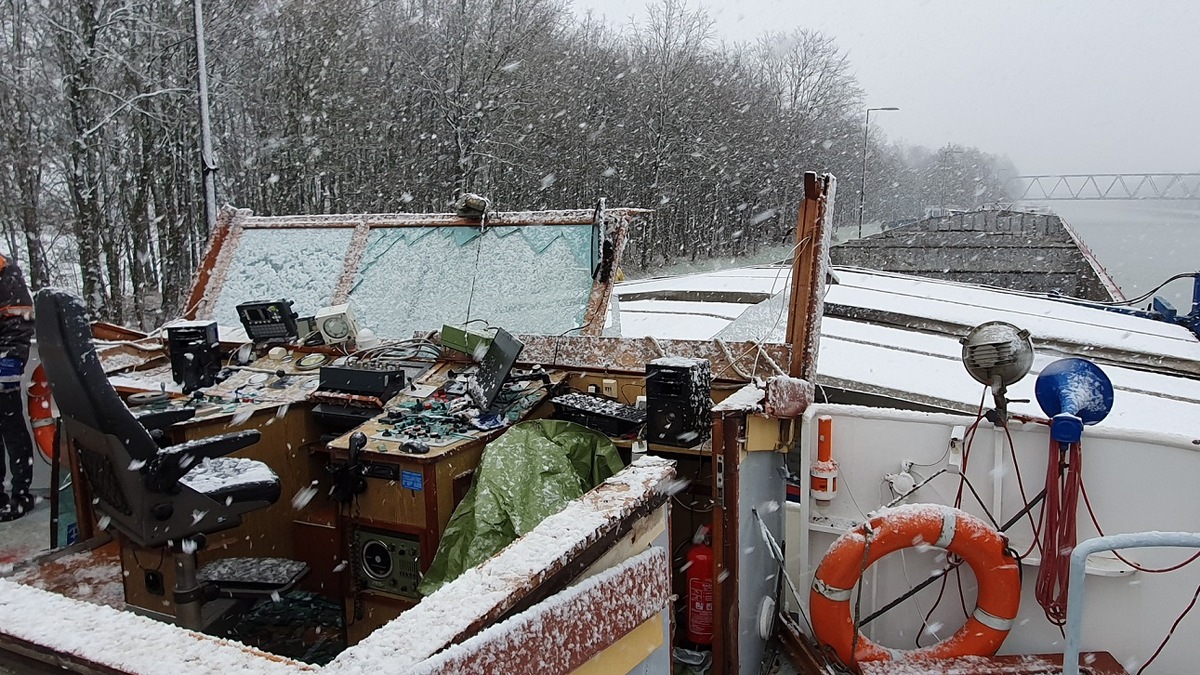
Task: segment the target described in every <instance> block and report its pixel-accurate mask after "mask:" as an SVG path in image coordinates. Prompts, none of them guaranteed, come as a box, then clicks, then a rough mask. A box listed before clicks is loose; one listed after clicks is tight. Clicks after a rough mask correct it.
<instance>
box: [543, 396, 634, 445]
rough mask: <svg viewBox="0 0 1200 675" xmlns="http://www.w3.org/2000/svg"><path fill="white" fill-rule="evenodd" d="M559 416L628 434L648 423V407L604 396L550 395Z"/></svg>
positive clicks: (610, 433)
mask: <svg viewBox="0 0 1200 675" xmlns="http://www.w3.org/2000/svg"><path fill="white" fill-rule="evenodd" d="M550 402H551V403H553V404H554V409H555V414H554V416H555V417H557V418H558V419H563V420H567V421H569V422H575V423H576V424H582V425H583V426H585V427H588V428H589V429H595V430H596V431H599V432H600V433H602V434H604V435H605V436H624V435H625V434H628V433H630V432H632V431H635V430H637V428H638V427H640V426H642V425H643V424H645V423H646V411H645V410H640V409H638V408H635V407H633V406H631V405H625V404H624V403H618V402H617V401H610V400H609V399H606V398H602V397H600V396H592V395H590V394H580V393H571V394H563V395H562V396H555V397H554V398H552V399H550Z"/></svg>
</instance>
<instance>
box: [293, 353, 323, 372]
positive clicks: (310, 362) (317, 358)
mask: <svg viewBox="0 0 1200 675" xmlns="http://www.w3.org/2000/svg"><path fill="white" fill-rule="evenodd" d="M326 363H329V357H328V356H325V355H324V354H308V355H306V356H304V357H303V358H301V359H300V360H299V361H297V362H296V370H316V369H317V368H320V367H321V366H323V365H325V364H326Z"/></svg>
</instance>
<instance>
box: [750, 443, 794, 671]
mask: <svg viewBox="0 0 1200 675" xmlns="http://www.w3.org/2000/svg"><path fill="white" fill-rule="evenodd" d="M785 458H786V456H785V455H783V454H781V453H778V452H748V453H746V454H745V455H743V457H742V461H741V465H740V467H739V469H738V471H739V480H740V484H739V486H738V542H739V543H740V545H741V551H739V554H738V672H739V673H755V672H758V670H759V668H760V666H761V664H762V660H763V653H764V652H765V651H766V646H767V642H766V640H765V639H764V638H763V637H762V635H761V634H760V632H759V612H760V610H761V607H762V604H763V601H764V599H766V598H771V599H772V601H774V598H775V596H776V589H777V588H778V584H779V564H778V563H777V562H776V561H775V558H774V557H772V556H771V552H770V549H769V548H768V547H767V542H766V541H764V539H763V535H762V530H761V527H760V526H759V524H758V520H757V519H756V518H755V517H754V513H753V512H752V511H751V509H754V510H756V511H757V512H758V515H759V516H760V517H761V518H762V520H763V523H764V524H765V525H766V527H767V530H768V531H769V532H770V533H771V536H772V537H775V541H781V540H782V538H783V514H784V511H783V504H784V502H785V500H786V499H787V494H786V489H785V487H784V484H783V481H781V480H780V479H779V475H780V474H779V472H780V470H781V469H782V468H783V467H784V460H785Z"/></svg>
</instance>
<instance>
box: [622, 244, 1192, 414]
mask: <svg viewBox="0 0 1200 675" xmlns="http://www.w3.org/2000/svg"><path fill="white" fill-rule="evenodd" d="M834 274H835V276H836V277H837V283H835V284H830V285H829V286H828V290H827V293H826V296H825V302H826V304H827V305H828V304H835V305H841V306H843V307H849V308H854V309H865V310H870V311H875V312H879V313H888V314H890V315H898V316H901V317H904V316H907V317H913V319H914V323H920V322H926V323H927V324H928V325H938V324H940V325H945V326H951V327H952V326H974V325H977V324H980V323H984V322H986V321H996V320H1000V321H1007V322H1009V323H1013V324H1015V325H1017V326H1019V327H1021V328H1025V329H1027V330H1029V331H1030V332H1031V333H1032V339H1033V342H1034V348H1035V350H1037V357H1036V358H1035V360H1034V364H1033V369H1032V371H1031V372H1030V374H1029V375H1028V376H1026V378H1025V379H1023V380H1022V381H1021V382H1019V383H1017V384H1016V385H1014V386H1013V387H1012V388H1011V389H1010V392H1009V398H1012V399H1022V398H1028V399H1030V400H1031V401H1032V400H1034V397H1033V386H1034V382H1035V380H1036V377H1037V374H1038V373H1040V372H1041V370H1042V368H1044V367H1045V366H1046V365H1048V364H1049V363H1050V362H1051V361H1054V360H1056V359H1057V358H1060V357H1062V356H1066V355H1077V356H1083V357H1087V356H1089V353H1091V352H1094V351H1097V350H1103V351H1104V352H1105V353H1106V356H1107V358H1108V359H1114V358H1117V359H1120V358H1121V355H1122V354H1125V355H1128V356H1129V358H1128V363H1127V364H1125V365H1113V364H1112V363H1111V362H1110V361H1105V362H1103V363H1102V364H1101V367H1102V368H1103V370H1104V371H1105V373H1107V374H1108V376H1109V377H1110V378H1111V379H1112V382H1113V385H1114V388H1115V389H1116V396H1115V405H1114V409H1113V411H1112V413H1111V414H1110V415H1109V417H1108V419H1106V420H1105V421H1104V422H1102V423H1101V424H1103V425H1105V426H1110V427H1114V428H1124V429H1132V430H1152V431H1156V432H1167V433H1176V434H1182V435H1186V436H1190V437H1193V438H1200V421H1198V420H1196V419H1195V410H1196V407H1195V406H1196V404H1197V403H1200V379H1189V378H1187V377H1181V376H1177V375H1172V374H1168V373H1165V372H1154V371H1152V370H1149V369H1148V368H1151V367H1153V365H1154V364H1155V363H1156V362H1169V363H1172V364H1174V365H1175V366H1177V367H1178V366H1179V365H1180V364H1184V365H1185V366H1186V364H1188V363H1189V362H1190V363H1193V364H1195V363H1200V341H1198V340H1197V339H1196V338H1195V337H1194V336H1193V335H1192V334H1191V333H1190V332H1189V331H1187V330H1186V329H1184V328H1183V327H1181V326H1177V325H1173V324H1168V323H1165V322H1160V321H1153V320H1149V319H1143V318H1139V317H1134V316H1128V315H1124V314H1118V313H1116V312H1110V311H1106V310H1102V309H1097V308H1092V307H1083V306H1078V305H1072V304H1069V303H1066V302H1061V301H1057V300H1054V299H1051V298H1047V297H1043V296H1036V295H1031V294H1025V293H1020V292H1014V291H1006V290H1002V289H995V288H987V287H981V286H972V285H969V284H960V283H955V282H948V281H938V280H932V279H922V278H919V277H911V276H906V275H901V274H894V273H884V272H875V271H870V270H860V269H850V268H841V267H839V268H834ZM789 275H790V268H787V267H779V266H762V267H748V268H741V269H736V270H725V271H722V272H717V273H712V274H695V275H689V276H685V277H679V278H677V279H653V280H649V281H641V282H632V283H626V284H620V285H618V286H617V287H616V289H615V292H616V293H617V294H618V296H624V295H629V294H632V293H638V294H643V293H646V292H648V291H652V290H653V291H657V292H662V293H669V292H671V291H679V290H686V291H693V292H701V293H702V292H717V293H720V292H729V291H737V292H744V293H748V294H769V293H772V292H773V291H774V292H776V293H778V292H779V291H780V290H781V289H783V288H786V287H787V285H788V280H789ZM641 297H644V296H641ZM731 304H733V305H736V304H737V303H727V302H722V303H704V302H694V301H688V302H682V301H664V300H650V299H647V300H638V301H623V302H621V303H620V308H621V327H622V334H623V336H624V337H642V336H645V335H654V336H655V337H659V338H673V339H692V340H704V339H710V338H713V337H714V336H717V334H718V333H721V336H722V337H728V338H729V339H734V336H733V335H732V334H731V333H734V332H735V331H736V329H737V327H738V326H740V327H741V330H740V331H737V333H736V334H737V339H745V338H746V337H747V336H750V337H753V338H756V339H761V340H765V341H770V342H781V341H782V340H783V339H784V331H785V329H786V305H785V303H783V302H782V294H777V295H776V296H775V297H773V298H772V299H771V300H769V301H767V302H763V303H758V304H749V303H747V304H743V305H740V306H741V307H742V308H743V312H744V313H743V314H742V315H741V316H740V317H739V319H738V320H736V323H735V322H734V321H730V320H726V319H725V318H722V317H725V316H728V315H729V314H730V309H731V307H730V305H731ZM710 306H711V307H712V308H711V309H709V307H710ZM630 307H632V308H633V310H634V311H627V310H628V309H629V308H630ZM821 330H822V333H821V345H820V357H819V360H818V377H817V382H818V384H824V385H827V386H836V387H839V388H844V389H849V390H853V391H862V392H868V393H875V394H880V395H883V396H887V397H890V398H895V399H899V400H907V401H912V402H918V403H924V404H926V405H935V406H940V407H951V408H955V409H958V410H974V409H975V408H976V407H977V406H978V405H979V401H980V397H981V394H982V393H983V388H982V385H980V384H978V383H977V382H975V381H974V380H973V379H971V378H970V377H969V376H968V375H967V373H966V371H965V369H964V368H963V366H962V363H961V354H962V346H961V345H960V344H959V342H958V338H959V335H957V334H944V333H937V332H934V331H933V330H931V331H929V332H922V331H919V330H916V329H911V328H906V327H904V326H897V325H885V324H883V323H871V322H868V321H861V320H851V319H846V318H841V317H838V316H830V315H828V313H827V315H826V316H825V317H824V320H823V323H822V329H821ZM722 331H725V332H723V333H722ZM963 333H965V328H964V329H963ZM1047 343H1052V345H1053V348H1052V349H1051V348H1050V347H1048V345H1047ZM1114 353H1115V356H1114ZM990 401H991V399H990V397H989V398H988V399H987V400H985V405H990V404H991V403H990ZM1011 409H1012V411H1013V412H1016V413H1022V414H1027V415H1034V416H1039V417H1040V416H1042V413H1041V409H1040V408H1039V407H1038V406H1037V404H1036V403H1032V402H1031V403H1014V404H1013V405H1012V406H1011Z"/></svg>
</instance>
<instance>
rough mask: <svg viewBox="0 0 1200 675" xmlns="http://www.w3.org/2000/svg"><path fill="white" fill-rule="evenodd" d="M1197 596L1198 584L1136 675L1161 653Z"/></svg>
mask: <svg viewBox="0 0 1200 675" xmlns="http://www.w3.org/2000/svg"><path fill="white" fill-rule="evenodd" d="M1197 598H1200V586H1197V587H1196V592H1195V593H1194V594H1193V595H1192V601H1191V602H1189V603H1188V606H1187V607H1184V608H1183V612H1182V613H1181V614H1180V615H1179V616H1178V617H1176V619H1175V623H1173V624H1171V630H1169V631H1167V636H1166V637H1165V638H1163V641H1162V642H1160V643H1158V649H1155V650H1154V653H1153V654H1151V655H1150V658H1149V659H1147V660H1146V662H1145V663H1143V664H1142V667H1141V668H1138V671H1137V674H1136V675H1142V671H1144V670H1146V668H1147V667H1149V665H1150V664H1151V663H1154V659H1157V658H1158V655H1159V654H1161V653H1162V650H1163V647H1166V646H1167V642H1168V641H1170V639H1171V636H1172V635H1174V634H1175V629H1176V628H1178V627H1179V622H1180V621H1183V617H1185V616H1187V615H1188V612H1190V611H1192V608H1193V607H1195V606H1196V599H1197Z"/></svg>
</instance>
